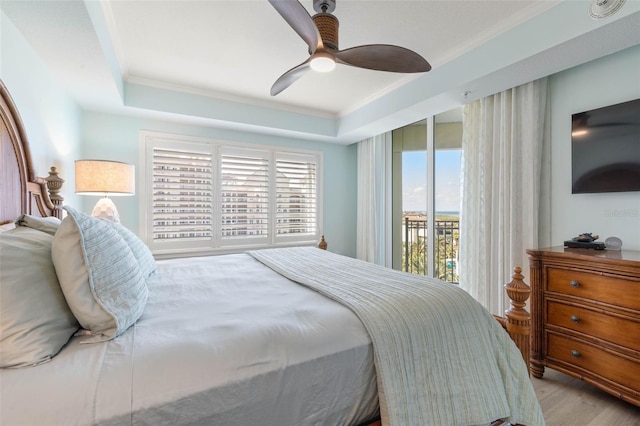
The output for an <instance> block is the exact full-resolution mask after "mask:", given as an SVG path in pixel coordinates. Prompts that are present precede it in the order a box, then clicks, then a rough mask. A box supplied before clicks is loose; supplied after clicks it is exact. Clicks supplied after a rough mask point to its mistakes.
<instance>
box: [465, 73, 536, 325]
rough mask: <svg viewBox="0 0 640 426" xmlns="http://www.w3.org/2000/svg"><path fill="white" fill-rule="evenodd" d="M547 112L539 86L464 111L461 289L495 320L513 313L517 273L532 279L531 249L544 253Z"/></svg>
mask: <svg viewBox="0 0 640 426" xmlns="http://www.w3.org/2000/svg"><path fill="white" fill-rule="evenodd" d="M546 104H547V80H546V79H541V80H537V81H533V82H531V83H527V84H524V85H522V86H518V87H516V88H513V89H510V90H506V91H504V92H501V93H497V94H495V95H492V96H489V97H486V98H484V99H480V100H478V101H475V102H471V103H469V104H467V105H465V107H464V109H463V137H462V152H463V154H462V155H463V159H462V211H461V215H460V239H461V240H460V286H461V287H462V288H464V289H465V290H466V291H467V292H469V293H470V294H471V295H472V296H473V297H475V298H476V299H477V300H478V301H479V302H480V303H482V304H483V305H484V306H485V307H486V308H487V309H488V310H489V311H490V312H491V313H494V314H499V315H503V314H504V311H505V310H506V309H507V308H508V305H509V303H508V298H507V297H506V295H505V291H504V288H503V286H504V284H506V283H507V282H509V281H510V280H511V278H510V277H511V274H512V271H513V267H514V266H520V267H522V269H523V271H524V272H525V273H527V272H528V271H529V267H528V266H529V263H528V259H527V254H526V249H527V248H535V247H537V246H538V219H539V209H540V205H541V202H540V194H541V190H542V188H541V186H542V185H541V182H542V181H544V179H543V176H542V170H543V168H542V167H543V162H542V158H543V147H544V139H545V134H546V132H545V117H546V115H547V108H546ZM543 192H544V193H547V191H546V190H543ZM542 204H543V205H546V203H542ZM527 275H528V274H527Z"/></svg>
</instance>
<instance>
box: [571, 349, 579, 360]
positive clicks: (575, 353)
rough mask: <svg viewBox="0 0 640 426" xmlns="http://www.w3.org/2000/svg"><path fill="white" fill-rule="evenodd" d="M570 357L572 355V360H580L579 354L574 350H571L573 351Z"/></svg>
mask: <svg viewBox="0 0 640 426" xmlns="http://www.w3.org/2000/svg"><path fill="white" fill-rule="evenodd" d="M571 355H572V356H573V357H574V358H580V352H578V351H576V350H575V349H573V350H572V351H571Z"/></svg>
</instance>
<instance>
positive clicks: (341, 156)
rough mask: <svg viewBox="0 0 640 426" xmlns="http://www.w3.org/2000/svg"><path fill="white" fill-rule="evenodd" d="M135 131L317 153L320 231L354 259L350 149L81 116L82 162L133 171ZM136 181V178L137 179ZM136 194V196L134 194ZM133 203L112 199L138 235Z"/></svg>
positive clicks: (88, 204)
mask: <svg viewBox="0 0 640 426" xmlns="http://www.w3.org/2000/svg"><path fill="white" fill-rule="evenodd" d="M141 130H149V131H156V132H165V133H173V134H179V135H188V136H197V137H205V138H212V139H222V140H226V141H232V142H234V141H235V142H245V143H253V144H267V145H275V146H284V147H292V148H300V149H310V150H316V151H322V152H323V164H324V170H323V173H324V182H323V191H324V205H323V212H324V217H323V229H322V232H323V233H324V234H325V237H326V239H327V242H328V244H329V250H330V251H333V252H335V253H340V254H345V255H348V256H352V257H355V254H356V199H357V196H356V183H357V179H356V169H357V167H356V162H357V157H356V153H357V152H356V145H350V146H345V145H338V144H328V143H318V142H309V141H303V140H294V139H287V138H281V137H277V136H268V135H262V134H255V133H243V132H238V131H233V130H224V129H216V128H211V127H201V126H193V125H184V124H177V123H175V122H171V121H164V120H157V119H145V118H140V117H134V116H126V117H125V116H119V115H113V114H104V113H96V112H84V113H83V116H82V140H83V146H82V155H83V158H87V159H103V160H115V161H124V162H128V163H133V164H136V165H139V164H140V163H139V161H140V159H139V155H140V152H139V151H140V148H139V139H140V136H139V133H140V131H141ZM137 180H138V181H140V178H139V176H138V179H137ZM136 192H138V193H139V192H140V191H139V189H138V190H137V191H136ZM82 199H83V200H82V205H81V209H82V210H83V211H84V212H86V213H88V212H90V211H91V209H92V207H93V205H94V204H95V203H96V201H97V198H96V197H88V196H84V197H82ZM139 201H140V200H139V199H138V196H137V195H135V196H133V197H118V198H115V199H114V202H115V203H116V205H117V207H118V212H119V213H120V220H121V221H122V223H123V224H124V225H125V226H127V227H128V228H130V229H132V230H134V231H137V230H138V229H139V226H140V224H139V222H140V220H139Z"/></svg>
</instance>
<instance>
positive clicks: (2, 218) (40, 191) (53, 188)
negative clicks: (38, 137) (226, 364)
mask: <svg viewBox="0 0 640 426" xmlns="http://www.w3.org/2000/svg"><path fill="white" fill-rule="evenodd" d="M0 118H1V120H0V124H1V125H2V127H1V128H0V174H1V175H0V225H2V224H5V223H8V222H11V221H14V220H16V219H17V218H18V217H19V216H20V215H21V214H24V213H26V214H30V215H33V216H42V217H45V216H55V217H57V218H59V219H62V210H61V207H62V202H63V200H64V199H63V197H61V196H60V195H59V191H60V188H61V187H62V183H63V182H64V180H62V179H61V178H60V177H58V173H57V171H56V169H55V167H51V170H50V171H49V177H47V178H41V177H38V176H37V175H36V172H35V170H34V168H33V161H32V159H31V151H30V150H29V142H28V140H27V135H26V133H25V131H24V127H23V125H22V120H21V119H20V114H18V110H17V109H16V106H15V104H14V103H13V99H11V95H9V91H8V90H7V88H6V86H5V85H4V82H3V81H2V80H0Z"/></svg>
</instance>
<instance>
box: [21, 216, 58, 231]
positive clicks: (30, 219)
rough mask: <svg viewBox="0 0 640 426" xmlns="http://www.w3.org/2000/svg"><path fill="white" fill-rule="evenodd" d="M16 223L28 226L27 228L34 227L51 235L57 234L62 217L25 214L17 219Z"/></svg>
mask: <svg viewBox="0 0 640 426" xmlns="http://www.w3.org/2000/svg"><path fill="white" fill-rule="evenodd" d="M16 225H17V226H26V227H27V228H33V229H37V230H38V231H42V232H46V233H47V234H50V235H55V233H56V231H57V230H58V227H59V226H60V219H58V218H57V217H37V216H31V215H28V214H23V215H22V216H20V217H19V218H18V220H16Z"/></svg>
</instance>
